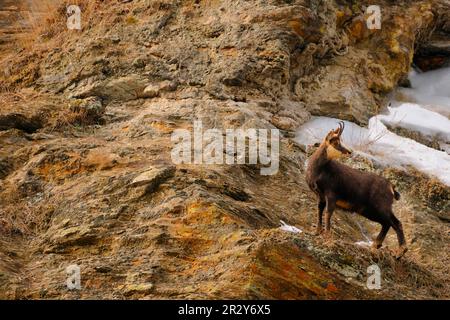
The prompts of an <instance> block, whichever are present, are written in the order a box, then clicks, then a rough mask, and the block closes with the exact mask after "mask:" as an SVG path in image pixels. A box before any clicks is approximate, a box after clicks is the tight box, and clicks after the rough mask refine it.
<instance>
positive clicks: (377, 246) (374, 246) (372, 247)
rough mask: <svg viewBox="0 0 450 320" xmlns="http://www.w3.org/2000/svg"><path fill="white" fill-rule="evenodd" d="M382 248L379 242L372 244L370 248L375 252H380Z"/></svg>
mask: <svg viewBox="0 0 450 320" xmlns="http://www.w3.org/2000/svg"><path fill="white" fill-rule="evenodd" d="M381 246H382V244H381V243H378V242H376V241H374V242H373V243H372V245H371V246H370V248H371V249H373V250H378V249H380V248H381Z"/></svg>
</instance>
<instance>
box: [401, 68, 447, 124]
mask: <svg viewBox="0 0 450 320" xmlns="http://www.w3.org/2000/svg"><path fill="white" fill-rule="evenodd" d="M409 80H410V82H411V88H401V89H400V90H399V91H400V92H401V93H402V94H404V95H405V96H406V97H408V98H410V99H412V100H414V101H415V102H416V103H418V104H420V105H421V106H422V107H423V108H425V109H428V110H432V111H434V112H437V113H440V114H441V115H443V116H445V117H450V68H442V69H438V70H432V71H428V72H423V73H418V72H416V71H411V73H410V74H409Z"/></svg>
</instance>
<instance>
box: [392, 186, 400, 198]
mask: <svg viewBox="0 0 450 320" xmlns="http://www.w3.org/2000/svg"><path fill="white" fill-rule="evenodd" d="M392 193H393V194H394V199H395V200H400V193H398V192H397V190H395V186H392Z"/></svg>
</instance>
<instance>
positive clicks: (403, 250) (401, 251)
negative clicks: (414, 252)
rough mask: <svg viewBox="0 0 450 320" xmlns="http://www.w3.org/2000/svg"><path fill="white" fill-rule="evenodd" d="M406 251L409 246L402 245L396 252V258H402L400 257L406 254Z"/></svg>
mask: <svg viewBox="0 0 450 320" xmlns="http://www.w3.org/2000/svg"><path fill="white" fill-rule="evenodd" d="M406 251H408V248H407V247H400V248H398V249H397V252H396V254H395V258H396V259H397V260H400V258H401V257H403V256H404V255H405V253H406Z"/></svg>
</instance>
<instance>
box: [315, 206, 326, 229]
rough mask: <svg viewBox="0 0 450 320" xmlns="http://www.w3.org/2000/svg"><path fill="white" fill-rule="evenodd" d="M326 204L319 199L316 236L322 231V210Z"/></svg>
mask: <svg viewBox="0 0 450 320" xmlns="http://www.w3.org/2000/svg"><path fill="white" fill-rule="evenodd" d="M325 205H326V202H325V201H323V200H322V199H319V204H318V205H317V210H318V211H317V227H316V235H319V234H321V233H322V231H323V227H322V216H323V210H324V209H325Z"/></svg>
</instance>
